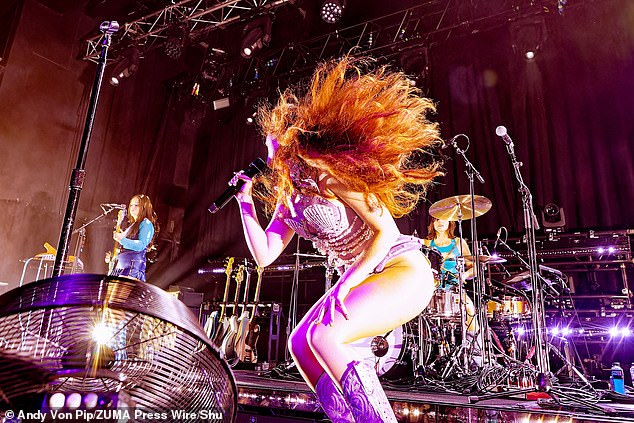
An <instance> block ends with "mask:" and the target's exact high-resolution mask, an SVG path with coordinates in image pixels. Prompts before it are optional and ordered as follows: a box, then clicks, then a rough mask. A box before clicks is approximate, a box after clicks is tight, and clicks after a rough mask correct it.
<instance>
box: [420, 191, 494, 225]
mask: <svg viewBox="0 0 634 423" xmlns="http://www.w3.org/2000/svg"><path fill="white" fill-rule="evenodd" d="M473 202H474V204H475V208H474V210H471V196H470V195H454V196H453V197H447V198H443V199H442V200H438V201H436V202H435V203H434V204H432V206H431V207H430V208H429V214H430V215H432V216H433V217H435V218H436V219H438V220H450V221H458V220H467V219H471V218H472V217H474V216H475V217H477V216H481V215H483V214H484V213H486V212H488V211H489V209H490V208H491V206H492V203H491V200H489V199H488V198H486V197H483V196H481V195H475V196H474V197H473ZM474 211H475V212H474Z"/></svg>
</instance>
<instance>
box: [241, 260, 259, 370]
mask: <svg viewBox="0 0 634 423" xmlns="http://www.w3.org/2000/svg"><path fill="white" fill-rule="evenodd" d="M256 271H257V272H258V280H257V282H256V286H255V295H254V297H253V310H252V312H251V316H250V317H248V318H246V319H244V321H243V323H244V326H245V327H246V328H247V330H246V333H245V334H244V336H242V337H240V338H239V340H238V343H237V344H236V350H237V351H238V358H239V359H240V361H241V362H243V363H257V362H258V351H257V348H256V345H257V343H258V337H259V336H260V325H259V324H257V323H256V319H257V316H258V304H259V301H260V287H261V286H262V272H263V271H264V269H263V268H261V267H260V266H258V267H256Z"/></svg>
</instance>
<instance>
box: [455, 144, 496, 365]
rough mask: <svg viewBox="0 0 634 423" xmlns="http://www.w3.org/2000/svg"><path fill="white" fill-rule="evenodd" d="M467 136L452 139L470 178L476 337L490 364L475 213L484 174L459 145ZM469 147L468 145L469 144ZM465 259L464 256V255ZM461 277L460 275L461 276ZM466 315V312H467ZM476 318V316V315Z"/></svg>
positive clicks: (484, 360)
mask: <svg viewBox="0 0 634 423" xmlns="http://www.w3.org/2000/svg"><path fill="white" fill-rule="evenodd" d="M461 136H462V137H465V138H467V141H468V140H469V137H467V136H466V135H464V134H459V135H456V136H455V137H454V138H453V139H452V140H451V145H452V146H453V148H454V149H455V150H456V153H457V154H458V155H459V156H461V157H462V159H463V160H464V163H465V166H466V169H465V173H466V174H467V177H468V178H469V197H470V199H471V213H473V216H472V218H471V237H472V238H473V252H472V254H473V256H474V262H473V268H474V269H475V274H474V292H475V295H474V298H473V301H474V307H475V309H476V310H477V314H478V316H477V319H476V321H479V323H480V328H479V332H478V333H477V334H476V339H478V340H479V341H480V346H481V347H482V349H483V351H482V354H483V356H482V359H483V364H489V361H490V358H491V351H490V350H489V349H490V342H489V340H488V339H487V338H488V337H487V336H486V334H488V322H487V315H486V313H487V308H486V307H482V303H483V301H482V296H483V294H484V284H483V280H482V272H481V269H480V252H479V249H478V242H477V240H478V231H477V225H476V215H475V182H474V179H475V178H478V181H479V182H480V183H481V184H484V178H483V177H482V175H481V174H480V172H478V170H477V169H476V168H475V166H473V163H471V162H470V161H469V159H468V158H467V156H466V154H465V152H466V150H467V149H464V150H463V149H461V148H460V147H459V146H458V143H457V142H456V140H457V138H459V137H461ZM467 148H468V146H467ZM458 229H459V232H460V238H461V239H462V225H461V224H459V225H458ZM460 255H463V254H462V243H461V249H460ZM463 259H464V257H463ZM459 277H460V276H459ZM462 283H463V282H462V280H459V281H458V284H459V286H460V288H461V289H460V290H459V295H460V303H461V311H462V302H463V299H462V292H463V290H462ZM465 315H466V312H465ZM474 318H475V316H474ZM462 326H463V338H462V342H463V343H464V342H465V339H466V327H465V322H464V321H463V324H462Z"/></svg>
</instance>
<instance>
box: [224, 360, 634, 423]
mask: <svg viewBox="0 0 634 423" xmlns="http://www.w3.org/2000/svg"><path fill="white" fill-rule="evenodd" d="M234 375H235V379H236V384H237V386H238V393H239V398H238V405H239V410H240V411H239V413H238V419H237V421H238V422H239V423H242V422H251V423H255V422H260V423H269V422H271V423H272V422H292V421H297V422H302V421H303V422H305V421H325V420H326V418H325V416H324V414H323V413H321V410H320V408H319V405H318V404H317V402H316V399H315V397H314V395H313V394H312V392H311V391H310V390H309V388H308V386H307V385H306V384H305V383H304V382H303V381H300V380H296V379H295V378H294V377H293V378H288V377H289V376H286V375H283V374H279V373H274V374H273V376H271V372H266V373H262V372H261V374H259V373H258V372H256V371H251V370H235V371H234ZM384 386H385V388H386V393H387V396H388V398H389V400H390V402H391V403H392V407H393V409H394V411H395V414H396V416H397V418H398V420H399V422H402V423H405V422H408V423H413V422H465V423H475V422H487V423H532V422H540V423H551V422H552V423H555V422H557V423H562V422H566V423H590V422H632V421H633V420H634V404H626V403H623V402H621V403H619V402H615V401H604V400H601V401H599V402H598V403H596V404H597V405H598V406H599V407H601V408H602V409H604V410H605V412H600V411H592V410H590V408H589V407H586V406H585V405H582V404H579V403H577V402H576V401H574V400H573V401H570V400H569V401H565V405H561V404H557V403H556V402H554V401H553V400H552V399H549V398H537V399H534V398H532V399H526V394H518V395H517V396H514V397H510V398H494V399H482V400H479V401H477V400H478V398H475V397H473V396H470V395H466V394H465V395H461V394H456V393H443V392H433V391H432V390H430V389H429V384H427V383H426V384H425V387H424V388H422V387H421V386H420V384H416V383H413V382H412V383H411V384H409V385H401V386H399V387H398V388H395V387H393V386H387V385H385V384H384ZM561 392H564V393H565V391H561ZM530 395H531V396H532V395H533V393H531V394H530ZM541 395H542V396H544V394H541ZM470 400H471V401H470ZM632 400H634V397H632ZM474 401H475V402H474ZM472 402H474V403H472ZM562 403H563V400H562Z"/></svg>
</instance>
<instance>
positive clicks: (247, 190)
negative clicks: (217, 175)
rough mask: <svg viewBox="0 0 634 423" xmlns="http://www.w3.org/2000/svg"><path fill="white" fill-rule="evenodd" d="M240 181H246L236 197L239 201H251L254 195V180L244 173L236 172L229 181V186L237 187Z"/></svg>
mask: <svg viewBox="0 0 634 423" xmlns="http://www.w3.org/2000/svg"><path fill="white" fill-rule="evenodd" d="M239 180H242V181H244V185H242V188H240V191H238V192H237V193H236V195H235V197H236V199H237V200H238V201H245V200H246V201H249V200H250V199H251V197H252V195H253V179H251V178H249V177H248V176H246V175H245V174H244V172H243V171H240V172H236V173H235V174H234V175H233V178H231V180H230V181H229V185H236V184H237V183H238V181H239Z"/></svg>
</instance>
